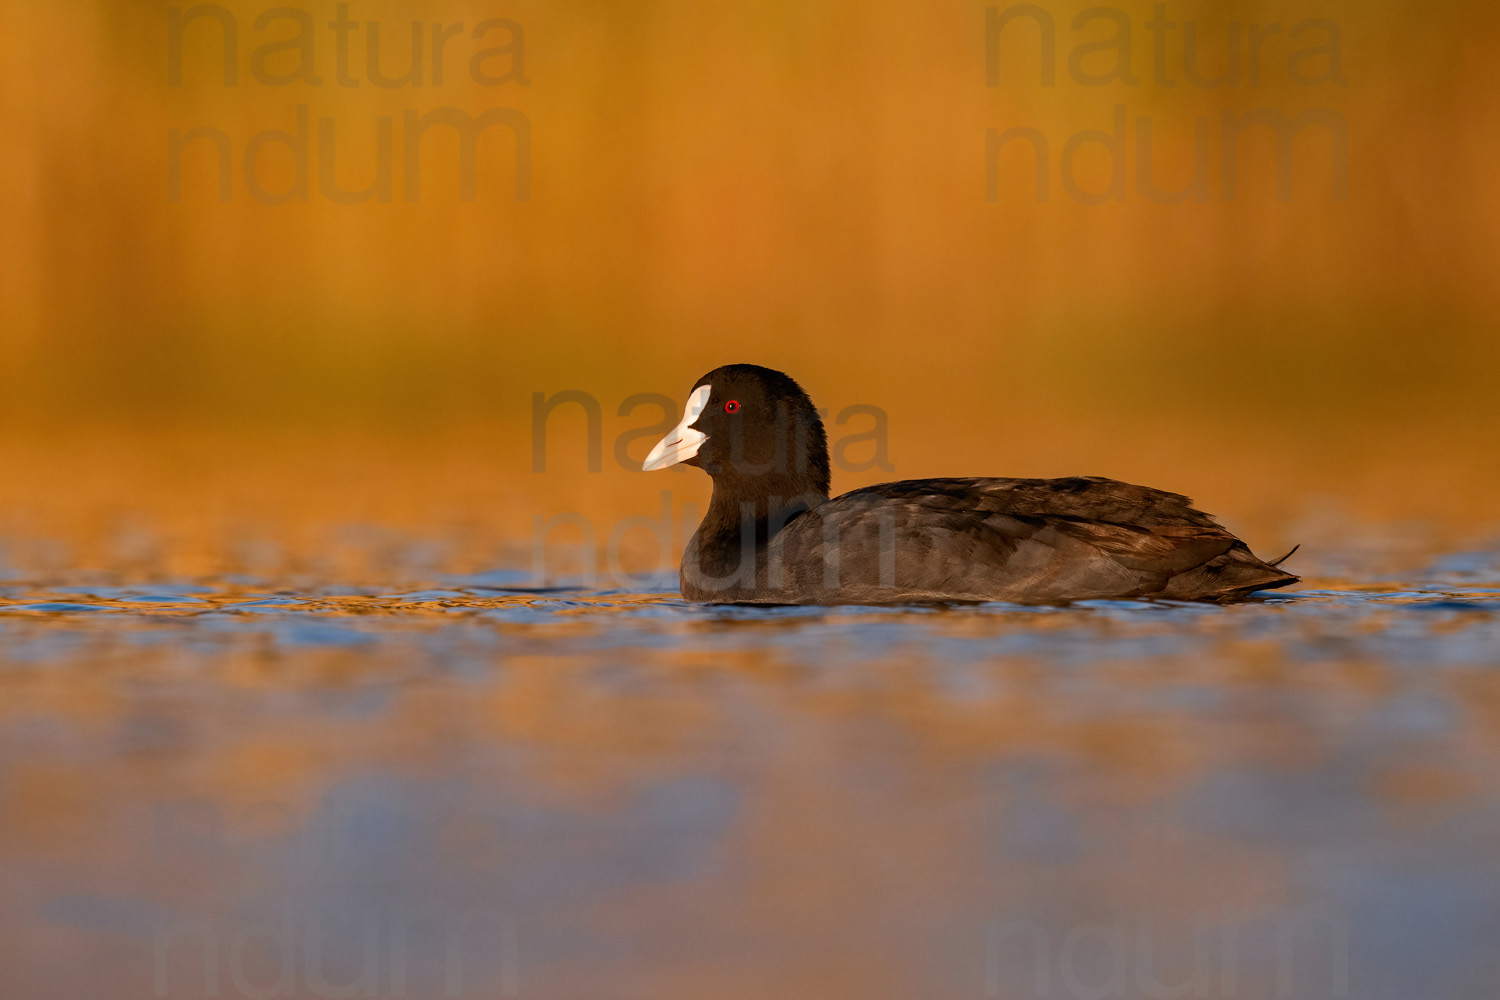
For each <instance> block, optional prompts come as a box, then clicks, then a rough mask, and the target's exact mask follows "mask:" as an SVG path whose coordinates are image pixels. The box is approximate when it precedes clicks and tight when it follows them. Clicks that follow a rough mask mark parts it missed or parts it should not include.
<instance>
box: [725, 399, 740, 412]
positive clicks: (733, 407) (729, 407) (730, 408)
mask: <svg viewBox="0 0 1500 1000" xmlns="http://www.w3.org/2000/svg"><path fill="white" fill-rule="evenodd" d="M724 412H725V413H738V412H740V401H739V400H737V399H731V400H730V401H729V402H727V403H725V404H724Z"/></svg>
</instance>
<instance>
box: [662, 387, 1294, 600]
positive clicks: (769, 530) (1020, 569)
mask: <svg viewBox="0 0 1500 1000" xmlns="http://www.w3.org/2000/svg"><path fill="white" fill-rule="evenodd" d="M678 461H683V462H687V463H689V464H693V465H698V466H700V467H701V468H704V469H705V470H706V471H708V472H709V474H710V475H711V476H712V477H713V480H714V494H713V499H712V501H711V502H710V504H709V510H708V513H707V514H706V515H705V517H704V519H703V522H702V524H700V525H699V527H698V530H697V532H696V533H695V534H694V535H693V538H692V540H691V541H690V542H689V544H688V546H687V549H686V551H685V552H684V554H683V560H682V569H681V578H680V579H681V588H682V595H683V596H684V597H685V598H687V599H689V600H694V601H703V602H709V603H747V604H894V603H907V602H934V601H953V602H959V601H963V602H970V601H1014V602H1021V603H1066V602H1069V601H1077V600H1087V599H1095V598H1159V599H1175V600H1207V601H1232V600H1239V599H1242V598H1245V597H1247V596H1249V595H1250V594H1252V593H1255V592H1257V591H1260V590H1267V589H1272V588H1276V587H1285V586H1287V585H1289V584H1292V583H1296V582H1297V577H1295V576H1292V575H1291V574H1288V573H1285V572H1282V571H1281V570H1279V569H1277V568H1276V566H1275V565H1274V564H1271V563H1267V562H1264V561H1262V560H1260V559H1258V558H1256V556H1255V555H1253V554H1252V553H1251V551H1250V549H1249V548H1248V547H1247V546H1246V545H1245V543H1244V542H1242V541H1240V540H1239V539H1238V538H1236V537H1235V536H1234V535H1233V534H1231V533H1230V532H1229V531H1227V530H1226V529H1225V528H1223V527H1222V526H1221V525H1219V524H1218V523H1217V522H1216V521H1214V519H1213V518H1211V517H1210V516H1209V515H1207V514H1205V513H1203V512H1202V511H1199V510H1195V509H1194V508H1193V507H1192V503H1191V501H1190V500H1188V498H1186V497H1184V496H1180V495H1178V494H1176V493H1168V492H1165V491H1162V490H1156V489H1150V488H1148V487H1144V486H1134V485H1131V484H1129V483H1122V482H1118V481H1116V480H1113V479H1102V478H1098V477H1092V476H1075V477H1069V478H1063V479H998V478H967V479H917V480H905V481H902V482H894V483H881V484H880V485H877V486H868V487H865V488H863V489H857V490H854V491H852V492H849V493H846V494H844V495H842V496H839V497H836V498H832V499H830V497H829V495H828V485H829V474H828V458H827V445H826V437H825V433H824V430H823V426H822V421H821V420H820V419H819V417H818V415H817V412H816V410H815V409H814V408H813V406H812V403H811V401H810V400H809V399H808V398H807V395H806V393H804V392H803V391H802V390H801V388H800V387H799V386H797V384H796V383H795V382H793V381H792V380H791V379H790V378H788V377H787V376H785V375H783V374H781V373H780V372H775V371H773V370H771V369H766V368H760V367H759V366H755V365H728V366H725V367H724V368H719V369H715V370H714V371H712V372H710V373H708V374H707V375H705V376H704V377H703V378H702V379H700V380H699V382H698V385H696V386H695V387H694V390H693V394H692V396H690V399H689V405H688V408H687V413H685V415H684V419H683V423H682V424H680V425H679V426H678V428H676V429H675V430H674V431H673V432H672V434H669V435H668V436H667V438H665V439H663V441H662V442H661V443H660V444H658V445H657V447H656V448H655V449H653V451H652V454H651V457H649V458H648V459H647V461H646V468H647V469H648V470H649V469H654V468H664V467H666V466H667V465H671V464H676V462H678Z"/></svg>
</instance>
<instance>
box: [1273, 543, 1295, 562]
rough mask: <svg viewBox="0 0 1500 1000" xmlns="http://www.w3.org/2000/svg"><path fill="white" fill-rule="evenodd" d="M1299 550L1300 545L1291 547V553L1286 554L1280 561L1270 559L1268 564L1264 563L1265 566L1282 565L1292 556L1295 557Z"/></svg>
mask: <svg viewBox="0 0 1500 1000" xmlns="http://www.w3.org/2000/svg"><path fill="white" fill-rule="evenodd" d="M1300 548H1302V545H1301V543H1298V544H1296V545H1293V546H1292V551H1290V552H1288V553H1287V554H1286V555H1284V556H1282V557H1281V558H1280V559H1272V560H1271V561H1270V562H1268V563H1266V565H1267V566H1280V565H1281V564H1282V563H1284V562H1286V561H1287V560H1288V559H1290V558H1292V556H1294V555H1296V554H1297V550H1298V549H1300Z"/></svg>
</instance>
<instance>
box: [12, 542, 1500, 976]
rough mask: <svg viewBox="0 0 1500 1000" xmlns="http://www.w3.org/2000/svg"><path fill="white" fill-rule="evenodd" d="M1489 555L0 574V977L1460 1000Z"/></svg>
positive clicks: (1487, 886)
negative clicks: (1298, 568) (1023, 566)
mask: <svg viewBox="0 0 1500 1000" xmlns="http://www.w3.org/2000/svg"><path fill="white" fill-rule="evenodd" d="M1497 570H1500V563H1497V561H1496V557H1495V555H1494V553H1489V554H1484V553H1479V554H1474V555H1468V556H1459V557H1450V558H1447V559H1439V560H1434V561H1433V562H1431V563H1430V564H1429V565H1428V566H1427V567H1425V568H1424V569H1423V570H1422V572H1420V573H1417V574H1414V575H1413V577H1412V579H1411V580H1409V581H1386V582H1384V583H1382V584H1379V585H1372V586H1368V587H1364V588H1352V587H1348V586H1342V587H1322V586H1318V585H1314V586H1312V587H1309V588H1308V589H1307V590H1305V591H1302V592H1299V593H1297V594H1290V595H1278V596H1276V597H1274V598H1270V599H1268V600H1266V601H1263V602H1260V603H1256V604H1251V605H1247V606H1242V607H1231V608H1217V607H1196V606H1161V605H1149V604H1138V603H1133V602H1096V603H1091V604H1089V605H1088V606H1085V607H1077V608H1071V609H1033V608H1012V607H1006V606H989V607H983V608H971V609H946V610H945V609H925V610H924V609H913V610H907V611H899V610H895V611H893V610H880V611H876V610H868V609H779V610H776V609H710V608H699V607H693V606H690V605H686V604H684V603H683V602H681V601H679V600H677V599H676V598H675V597H671V596H662V595H659V594H648V593H630V592H618V591H615V592H597V591H596V592H589V591H577V590H563V591H554V592H546V593H536V592H530V591H527V590H526V589H524V587H522V586H520V585H518V584H515V583H513V582H510V578H508V577H502V576H497V575H494V574H491V575H489V576H481V577H471V578H468V579H464V578H446V579H444V580H443V581H440V582H441V584H442V585H441V587H434V588H433V589H430V590H425V591H417V592H408V593H404V594H381V593H378V592H371V591H370V590H369V589H368V588H367V589H366V590H365V591H363V592H353V593H351V592H350V589H349V588H342V589H341V588H339V587H328V588H325V589H323V590H322V591H307V592H302V593H298V592H286V591H282V592H280V593H278V592H277V588H274V587H269V588H268V587H265V586H260V587H257V586H253V585H247V584H241V585H221V586H217V587H216V586H212V585H200V586H198V587H191V586H185V585H177V586H172V585H157V586H151V587H137V588H128V587H126V588H113V587H106V586H102V585H76V586H69V587H65V588H61V589H57V588H54V589H50V590H37V589H34V588H33V589H28V588H24V587H21V586H12V587H11V588H9V589H8V590H6V591H5V593H4V596H3V602H4V607H3V610H0V643H3V650H4V652H3V653H0V678H3V683H4V686H5V690H6V692H7V695H6V698H5V699H4V700H3V701H0V748H3V756H0V815H3V816H4V822H3V824H0V858H3V861H0V885H3V887H4V893H3V896H0V899H3V902H0V930H3V934H0V939H3V940H4V942H5V947H6V948H7V949H9V950H10V954H11V957H10V958H9V959H8V960H7V962H6V965H5V968H6V969H7V973H6V978H7V992H12V993H15V994H16V995H48V994H49V993H68V994H83V995H140V996H147V995H159V996H170V997H199V996H205V995H208V994H207V993H206V992H205V985H206V984H207V985H215V986H216V987H217V988H218V989H219V993H218V994H217V995H221V996H223V995H227V996H240V995H244V996H253V995H259V994H257V992H256V991H257V990H265V989H270V988H272V986H275V987H276V988H281V986H283V985H284V986H285V988H286V992H285V993H284V994H283V995H295V996H326V995H332V993H333V992H336V990H335V987H337V986H338V985H339V984H345V985H347V984H349V983H355V984H357V985H359V986H360V988H365V987H368V988H369V989H371V990H372V992H373V993H374V994H375V995H401V996H433V997H436V996H443V995H465V996H498V995H506V993H507V991H509V992H510V994H511V995H516V996H537V997H572V996H626V997H630V996H667V997H676V996H682V997H691V996H703V995H714V996H744V997H752V996H756V997H758V996H765V995H766V994H767V993H769V992H772V991H776V992H779V993H783V994H790V995H799V996H806V995H816V996H849V997H855V996H861V997H865V996H891V997H910V996H915V995H922V996H945V997H946V996H952V997H984V996H1030V995H1037V994H1038V993H1045V989H1054V990H1059V989H1064V988H1074V989H1075V990H1076V989H1078V988H1081V987H1080V986H1079V984H1089V983H1094V984H1097V983H1099V982H1112V981H1114V980H1113V979H1112V978H1111V977H1119V980H1118V981H1119V983H1121V984H1122V990H1124V995H1132V996H1134V995H1141V996H1149V995H1156V994H1155V993H1153V992H1152V991H1153V990H1159V989H1164V988H1165V987H1163V986H1161V984H1163V983H1167V984H1170V983H1178V984H1182V983H1186V984H1188V985H1190V986H1193V987H1194V988H1195V989H1199V990H1200V992H1199V994H1198V995H1212V996H1273V995H1276V990H1277V989H1278V988H1280V987H1279V986H1278V984H1279V983H1282V982H1284V981H1285V977H1292V979H1291V981H1292V982H1294V983H1296V984H1297V985H1298V989H1299V990H1300V992H1299V993H1298V994H1297V995H1299V996H1308V997H1317V996H1335V995H1339V992H1338V991H1339V989H1341V988H1342V984H1345V983H1346V982H1347V983H1348V984H1349V988H1350V989H1352V990H1353V991H1354V992H1353V993H1352V994H1351V995H1358V996H1361V997H1386V996H1390V997H1393V998H1394V997H1398V996H1409V995H1411V994H1410V992H1403V991H1408V990H1409V989H1411V988H1414V987H1415V985H1416V984H1419V983H1428V984H1436V985H1435V986H1434V987H1433V989H1432V990H1430V991H1429V992H1428V994H1427V995H1432V996H1455V997H1457V996H1477V995H1479V994H1477V993H1473V992H1469V991H1470V989H1471V987H1475V986H1477V984H1480V983H1483V982H1488V981H1490V980H1489V979H1488V978H1487V977H1489V976H1492V975H1493V973H1494V971H1495V968H1494V957H1493V950H1492V949H1489V948H1487V947H1481V946H1480V945H1479V944H1478V943H1477V942H1474V943H1472V944H1470V943H1467V942H1470V941H1473V939H1472V938H1470V937H1465V934H1467V933H1468V932H1469V931H1471V930H1472V929H1473V928H1474V927H1475V926H1476V923H1475V922H1476V921H1480V920H1492V919H1493V918H1494V917H1495V915H1496V913H1495V909H1494V907H1495V904H1494V900H1495V899H1496V898H1500V897H1497V894H1496V893H1495V889H1496V884H1495V882H1494V879H1493V877H1492V875H1491V874H1488V873H1490V872H1492V871H1493V866H1494V860H1495V855H1494V842H1493V836H1492V831H1493V820H1494V818H1495V816H1496V815H1497V813H1500V797H1497V796H1496V793H1495V786H1494V782H1493V780H1491V777H1490V776H1491V775H1492V774H1493V773H1494V769H1495V767H1496V766H1497V764H1500V760H1497V757H1500V738H1497V735H1496V734H1497V733H1500V728H1497V725H1500V678H1497V675H1496V674H1495V671H1494V668H1495V666H1496V663H1497V659H1500V657H1497V651H1500V571H1497ZM1412 907H1420V908H1421V909H1422V913H1423V921H1424V924H1425V925H1426V926H1425V927H1424V929H1423V931H1422V933H1420V934H1417V933H1413V932H1412V931H1411V929H1410V926H1409V924H1407V923H1406V922H1405V918H1404V917H1402V918H1398V917H1395V916H1393V915H1392V914H1398V913H1401V912H1403V911H1404V910H1407V909H1410V908H1412ZM456 914H466V916H462V917H460V916H455V915H456ZM398 928H401V929H402V930H398ZM1122 942H1123V944H1122ZM1287 942H1290V943H1287ZM1117 946H1118V947H1123V948H1124V949H1125V950H1124V951H1122V952H1119V953H1118V954H1117V953H1116V951H1114V950H1113V949H1115V948H1116V947H1117ZM367 949H368V950H367ZM450 949H451V950H450ZM455 956H456V957H455ZM455 963H456V964H455ZM1439 965H1440V966H1441V969H1440V972H1441V977H1439V978H1436V979H1434V978H1433V975H1434V973H1433V969H1434V968H1435V967H1436V966H1439ZM205 976H207V977H208V978H207V979H206V980H205V978H204V977H205ZM450 976H457V977H459V978H457V979H451V978H449V977H450ZM157 977H161V978H160V979H158V978H157ZM1278 977H1282V978H1278ZM1345 977H1347V979H1346V978H1345ZM1068 983H1073V984H1074V985H1073V987H1068V986H1067V984H1068ZM1039 984H1041V985H1039ZM1047 984H1050V985H1047ZM1153 984H1155V985H1153ZM1226 984H1229V985H1226ZM1043 987H1045V989H1044V988H1043Z"/></svg>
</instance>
